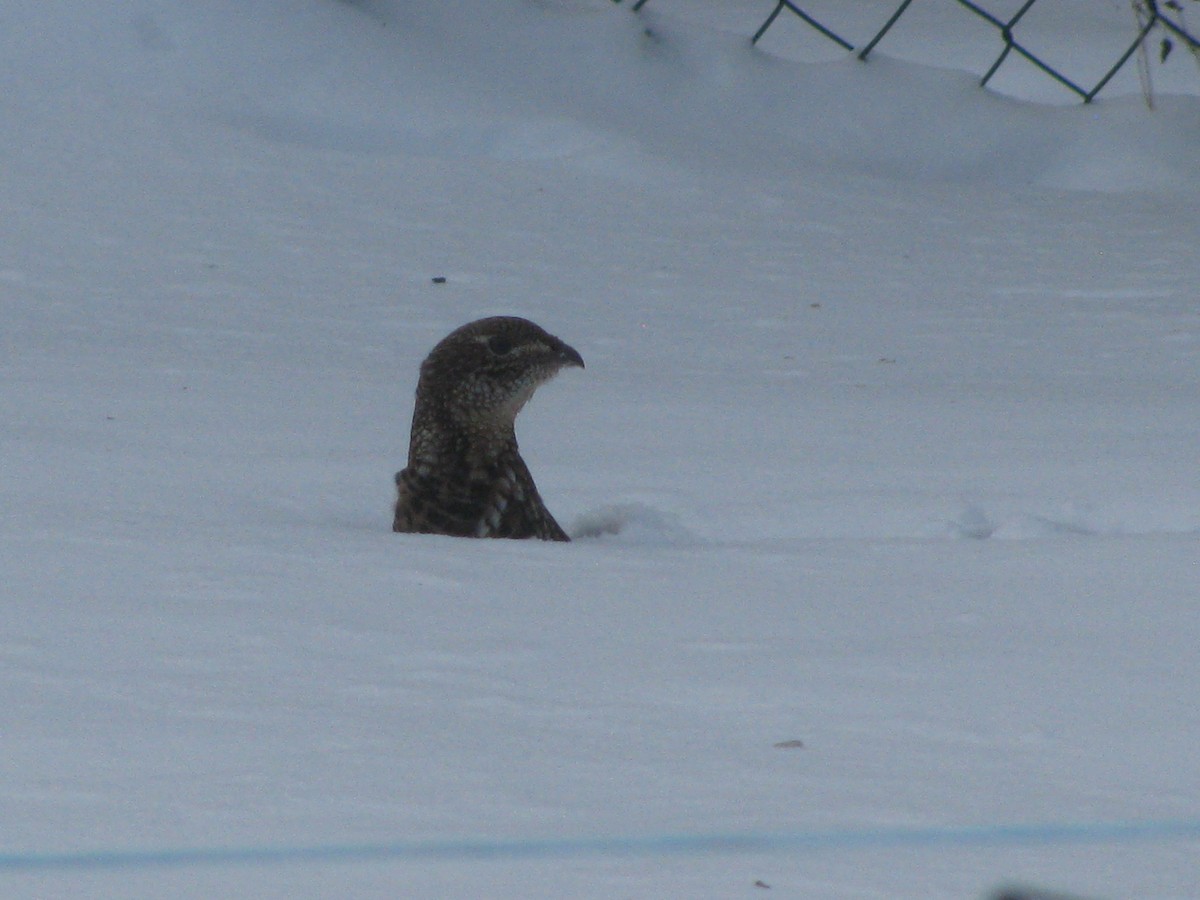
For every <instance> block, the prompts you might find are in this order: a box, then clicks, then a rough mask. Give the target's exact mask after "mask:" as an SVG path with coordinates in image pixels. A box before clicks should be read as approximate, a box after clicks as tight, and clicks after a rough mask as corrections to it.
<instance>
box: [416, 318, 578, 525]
mask: <svg viewBox="0 0 1200 900" xmlns="http://www.w3.org/2000/svg"><path fill="white" fill-rule="evenodd" d="M564 366H579V367H581V368H582V366H583V358H582V357H581V356H580V355H579V353H578V352H576V351H575V350H574V349H573V348H572V347H569V346H568V345H566V344H564V343H563V342H562V341H560V340H559V339H558V338H556V337H554V335H552V334H547V333H546V332H545V331H543V330H542V329H541V328H539V327H538V326H537V325H535V324H534V323H533V322H530V321H529V320H528V319H520V318H517V317H515V316H494V317H492V318H489V319H479V320H478V321H475V322H470V323H468V324H466V325H463V326H462V327H461V328H458V329H456V330H455V331H453V332H451V333H450V334H449V335H447V336H446V337H445V338H444V339H443V340H442V341H441V342H440V343H439V344H438V345H437V346H436V347H434V348H433V350H432V351H431V352H430V354H429V356H427V357H426V358H425V361H424V362H423V363H421V377H420V380H419V381H418V382H417V398H416V407H415V409H414V410H413V422H412V435H411V437H410V439H409V447H408V465H407V466H406V467H405V468H404V469H403V470H402V471H400V472H397V473H396V488H397V490H398V498H397V500H396V517H395V520H394V521H393V523H392V530H393V531H401V532H422V533H426V534H450V535H457V536H460V537H506V538H534V537H535V538H541V539H542V540H546V541H567V540H570V538H569V537H567V534H566V532H565V531H563V530H562V528H560V527H559V524H558V523H557V522H556V521H554V516H552V515H550V513H549V511H548V510H547V509H546V507H545V505H544V504H543V503H542V498H541V496H540V495H539V494H538V491H537V488H536V487H535V486H534V483H533V477H532V476H531V475H530V474H529V469H528V468H527V467H526V466H525V461H524V460H523V459H521V454H520V452H519V451H518V449H517V437H516V432H515V430H514V427H513V423H514V421H515V420H516V417H517V413H519V412H520V411H521V407H523V406H524V405H525V403H526V401H528V400H529V398H530V397H532V396H533V392H534V391H535V390H536V389H537V387H538V385H540V384H542V383H543V382H546V381H549V380H550V379H551V378H553V377H554V375H555V374H556V373H557V372H558V370H559V369H561V368H563V367H564Z"/></svg>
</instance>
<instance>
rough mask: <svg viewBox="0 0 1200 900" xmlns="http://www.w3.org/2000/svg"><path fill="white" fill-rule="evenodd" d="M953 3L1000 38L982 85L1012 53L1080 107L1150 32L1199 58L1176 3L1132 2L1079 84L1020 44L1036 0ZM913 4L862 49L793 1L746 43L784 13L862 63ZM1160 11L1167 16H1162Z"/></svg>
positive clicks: (781, 2) (784, 2)
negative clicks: (1003, 9)
mask: <svg viewBox="0 0 1200 900" xmlns="http://www.w3.org/2000/svg"><path fill="white" fill-rule="evenodd" d="M613 2H614V3H620V2H621V0H613ZM648 2H649V0H636V2H634V3H633V4H632V6H631V9H632V10H633V11H634V12H637V11H638V10H640V9H641V8H642V7H643V6H645V5H646V4H647V3H648ZM954 2H955V3H956V4H957V5H958V8H959V9H961V10H964V11H965V12H967V13H969V14H971V15H973V16H976V17H977V18H979V19H982V20H983V21H984V22H987V23H988V24H989V25H991V26H992V27H993V28H994V29H995V30H996V33H997V36H998V37H999V38H1000V41H1001V49H1000V53H999V55H998V56H997V57H996V58H995V60H994V61H993V62H992V63H991V64H990V65H989V66H988V67H987V70H986V71H985V72H984V73H983V76H982V77H981V79H980V82H979V83H980V85H982V86H987V84H988V82H989V81H991V80H992V77H993V76H994V75H995V74H996V72H997V71H999V69H1000V67H1001V66H1002V65H1004V63H1005V61H1006V60H1008V59H1009V58H1010V57H1011V56H1012V55H1013V54H1016V55H1017V56H1019V57H1020V58H1022V59H1024V60H1026V61H1027V62H1029V63H1030V64H1032V65H1033V66H1034V68H1035V69H1037V70H1038V71H1039V72H1041V73H1042V74H1044V75H1045V76H1047V77H1048V78H1051V79H1052V80H1054V81H1055V82H1057V83H1058V84H1060V85H1061V86H1062V87H1064V88H1066V89H1067V90H1069V91H1071V92H1072V93H1073V94H1075V95H1076V96H1077V97H1078V98H1079V99H1080V100H1082V101H1083V102H1084V103H1090V102H1091V101H1092V100H1093V99H1095V97H1096V95H1097V94H1099V93H1100V91H1102V90H1103V89H1104V88H1105V86H1106V85H1108V83H1109V82H1110V81H1112V79H1113V76H1115V75H1116V74H1117V73H1118V72H1120V71H1121V69H1122V68H1123V67H1124V66H1125V65H1126V64H1127V63H1128V62H1129V61H1130V60H1131V59H1132V58H1133V57H1134V55H1135V54H1136V53H1138V51H1139V49H1141V50H1144V49H1145V46H1146V41H1147V39H1148V38H1149V36H1150V34H1151V32H1153V31H1155V30H1156V29H1158V30H1160V31H1161V32H1163V37H1162V39H1161V41H1160V44H1159V57H1160V59H1162V60H1163V61H1165V60H1166V57H1167V55H1168V54H1169V53H1170V52H1171V48H1172V47H1173V46H1174V44H1173V39H1174V40H1178V41H1179V42H1180V43H1182V44H1183V45H1184V46H1185V47H1186V48H1187V49H1188V50H1189V51H1190V52H1192V53H1194V54H1200V38H1197V37H1196V35H1195V34H1193V33H1192V32H1191V31H1189V30H1188V28H1187V27H1185V25H1184V22H1183V8H1182V6H1181V4H1180V2H1178V0H1164V2H1162V3H1161V4H1160V2H1159V0H1134V2H1133V3H1132V7H1133V9H1134V12H1135V14H1136V19H1137V29H1136V33H1135V35H1134V37H1133V38H1132V40H1130V42H1129V44H1128V45H1127V46H1125V47H1124V49H1123V50H1122V51H1121V52H1120V53H1119V54H1118V55H1117V56H1116V58H1115V59H1114V60H1113V62H1112V64H1111V65H1110V66H1109V67H1108V69H1107V70H1106V71H1105V72H1104V74H1103V75H1102V76H1101V77H1100V79H1099V80H1098V81H1096V82H1095V83H1094V84H1092V85H1091V86H1090V87H1089V86H1087V85H1084V84H1081V83H1080V81H1079V80H1078V79H1075V78H1072V77H1070V76H1068V75H1067V74H1065V73H1064V72H1063V71H1062V69H1061V68H1060V67H1058V66H1055V65H1053V64H1052V63H1051V62H1050V61H1049V60H1047V59H1046V58H1045V57H1044V56H1043V55H1040V54H1039V53H1037V52H1035V50H1033V49H1032V48H1031V47H1030V46H1029V45H1028V44H1026V43H1024V42H1022V40H1021V39H1020V38H1019V37H1018V35H1017V30H1018V27H1019V26H1020V25H1021V22H1022V20H1023V19H1025V18H1026V14H1027V13H1028V12H1029V11H1030V10H1031V9H1032V8H1033V7H1034V5H1035V4H1036V3H1037V2H1038V0H1025V2H1024V3H1022V4H1021V6H1020V8H1019V9H1018V10H1017V11H1016V12H1015V13H1014V14H1012V15H1011V16H1009V17H1008V18H1001V16H1000V15H997V14H995V13H994V12H991V11H989V10H988V9H986V8H985V7H984V6H983V5H981V4H980V3H976V2H974V0H954ZM912 3H913V0H902V2H901V3H900V4H899V5H898V6H897V7H896V9H895V10H894V11H893V12H892V14H891V15H890V16H889V17H888V19H887V21H886V22H884V23H883V26H882V27H881V28H880V29H879V30H878V31H877V32H875V34H874V35H873V36H872V37H871V38H870V39H869V40H868V41H866V43H864V44H863V45H862V47H861V49H858V48H857V47H856V46H855V45H854V44H853V43H852V42H851V41H850V40H848V39H847V38H845V37H843V36H842V35H841V34H838V33H837V32H836V31H835V30H834V29H833V28H831V27H829V26H828V25H826V24H824V23H823V22H821V21H820V20H819V19H817V18H816V17H815V16H814V15H812V14H811V13H809V12H807V11H806V10H805V9H804V8H803V7H801V6H800V5H799V4H798V3H795V2H793V0H775V7H774V8H773V9H772V10H771V12H770V14H769V15H768V16H767V18H766V19H765V20H764V21H763V23H762V24H761V25H760V26H759V27H758V30H757V31H755V32H754V36H753V37H752V38H751V39H750V42H751V43H752V44H757V43H758V42H759V40H760V39H761V38H762V36H763V35H764V34H766V33H767V31H768V30H769V29H770V28H771V26H772V25H774V24H775V22H776V20H778V18H779V16H780V15H781V14H782V13H784V12H787V13H789V14H791V15H792V16H794V17H795V18H798V19H800V21H802V22H804V24H805V25H807V26H808V27H810V28H812V29H814V30H816V31H817V32H818V33H819V34H821V35H822V36H824V37H825V38H827V39H828V40H830V41H832V42H833V43H835V44H837V45H838V46H839V47H841V48H842V49H843V50H845V51H847V52H849V53H854V52H855V51H856V50H857V56H858V58H859V59H860V60H863V61H865V60H866V59H867V57H869V56H870V54H871V52H872V51H873V50H874V49H875V48H876V46H878V44H879V43H880V42H881V41H882V40H883V39H884V38H885V37H886V36H887V34H888V32H889V31H891V30H892V28H893V27H894V26H895V25H896V23H897V22H899V21H900V19H901V17H902V16H903V15H904V14H905V12H907V11H908V9H909V7H910V6H911V5H912ZM1164 7H1165V8H1166V9H1167V10H1169V12H1164V11H1163V8H1164Z"/></svg>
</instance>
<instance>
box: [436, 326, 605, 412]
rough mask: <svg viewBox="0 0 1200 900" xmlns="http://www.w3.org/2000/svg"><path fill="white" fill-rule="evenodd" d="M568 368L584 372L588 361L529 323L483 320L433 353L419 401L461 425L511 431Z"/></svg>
mask: <svg viewBox="0 0 1200 900" xmlns="http://www.w3.org/2000/svg"><path fill="white" fill-rule="evenodd" d="M568 366H579V367H580V368H583V357H581V356H580V355H579V352H578V351H577V350H575V348H573V347H571V346H570V345H568V344H566V343H564V342H563V341H561V340H559V339H558V338H556V337H555V336H554V335H552V334H550V333H548V332H547V331H545V330H544V329H542V328H541V327H539V326H538V325H535V324H534V323H533V322H530V321H529V320H528V319H522V318H519V317H517V316H493V317H491V318H487V319H479V320H477V321H474V322H469V323H467V324H466V325H463V326H462V327H460V328H457V329H455V330H454V331H452V332H451V333H450V334H448V335H447V336H446V337H445V338H443V339H442V340H441V341H440V342H439V343H438V344H437V346H435V347H434V348H433V350H432V351H430V353H429V356H427V357H426V358H425V361H424V362H423V363H422V364H421V379H420V383H419V384H418V385H417V398H418V403H422V402H426V403H429V404H432V406H433V407H434V408H436V412H437V413H439V414H440V415H441V416H444V417H446V418H448V419H449V420H450V421H451V422H453V423H454V424H456V425H458V426H462V427H467V428H471V429H476V428H504V429H511V428H512V424H513V421H514V420H515V419H516V417H517V413H519V412H520V411H521V407H523V406H524V405H525V403H526V402H527V401H528V400H529V398H530V397H532V396H533V392H534V391H535V390H536V389H537V387H538V385H541V384H543V383H545V382H547V381H549V380H550V379H551V378H553V377H554V376H555V375H556V374H557V373H558V371H559V369H562V368H564V367H568ZM433 411H434V410H433V409H430V410H427V412H433ZM420 412H421V411H420V410H418V414H420Z"/></svg>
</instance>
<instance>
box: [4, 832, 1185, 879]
mask: <svg viewBox="0 0 1200 900" xmlns="http://www.w3.org/2000/svg"><path fill="white" fill-rule="evenodd" d="M1189 838H1200V820H1196V821H1164V822H1108V823H1105V822H1097V823H1092V824H1086V823H1080V824H1053V823H1052V824H1045V825H980V826H968V827H961V828H865V829H851V830H842V831H798V832H775V833H772V832H762V833H754V832H748V833H744V834H698V835H659V836H650V837H615V838H603V837H593V838H543V839H528V840H516V839H514V840H486V839H480V840H442V841H400V842H396V843H389V844H342V845H337V844H332V845H312V846H302V845H296V846H274V847H272V846H259V847H249V846H247V847H211V848H204V847H195V848H179V849H174V850H172V849H165V850H93V851H82V852H74V853H71V852H63V853H0V872H21V871H25V872H31V871H70V870H82V869H148V868H167V867H182V866H200V865H226V866H228V865H279V864H284V863H348V862H379V861H397V862H404V861H422V860H424V861H428V860H435V861H436V860H491V859H506V860H514V859H548V858H564V857H582V856H591V857H604V856H608V857H629V856H699V855H703V854H713V853H782V852H812V851H820V850H862V849H880V848H889V847H890V848H903V847H972V846H995V845H1003V844H1026V845H1029V844H1032V845H1050V844H1084V843H1128V842H1133V841H1154V840H1179V839H1189Z"/></svg>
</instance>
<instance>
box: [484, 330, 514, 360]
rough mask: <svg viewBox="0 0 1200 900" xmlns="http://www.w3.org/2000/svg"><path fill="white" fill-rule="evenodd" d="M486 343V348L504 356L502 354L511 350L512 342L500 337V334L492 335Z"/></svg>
mask: <svg viewBox="0 0 1200 900" xmlns="http://www.w3.org/2000/svg"><path fill="white" fill-rule="evenodd" d="M487 345H488V349H489V350H491V351H492V352H493V353H495V354H496V355H497V356H504V354H506V353H509V352H511V351H512V342H511V341H510V340H509V339H508V338H506V337H501V336H500V335H495V336H494V337H490V338H488V341H487Z"/></svg>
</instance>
